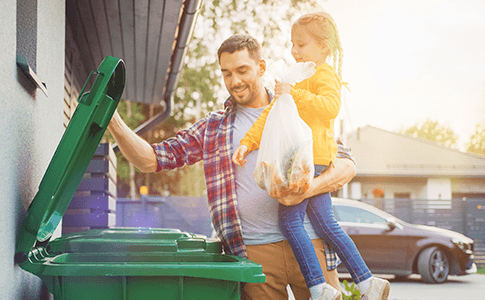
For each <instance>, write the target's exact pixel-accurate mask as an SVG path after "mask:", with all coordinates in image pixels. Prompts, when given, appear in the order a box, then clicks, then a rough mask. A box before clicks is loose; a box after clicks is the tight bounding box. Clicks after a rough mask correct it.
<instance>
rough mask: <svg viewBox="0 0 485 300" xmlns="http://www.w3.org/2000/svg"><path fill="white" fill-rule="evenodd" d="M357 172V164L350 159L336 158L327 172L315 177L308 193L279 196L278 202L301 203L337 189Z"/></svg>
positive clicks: (289, 204) (286, 203)
mask: <svg viewBox="0 0 485 300" xmlns="http://www.w3.org/2000/svg"><path fill="white" fill-rule="evenodd" d="M355 174H356V170H355V165H354V163H353V162H352V161H351V160H350V159H347V158H336V159H335V163H334V164H333V163H332V164H330V166H329V167H328V168H327V169H326V170H325V172H323V173H322V174H321V175H319V176H317V177H315V178H313V180H312V183H311V184H310V188H309V189H308V191H306V193H304V194H301V195H293V194H292V195H290V196H287V197H284V198H279V199H278V202H279V203H281V204H283V205H286V206H292V205H297V204H299V203H300V202H302V201H303V200H305V199H307V198H310V197H313V196H316V195H320V194H324V193H329V192H333V191H336V190H338V189H340V188H341V187H343V186H344V185H345V184H346V183H348V182H349V181H350V180H352V178H354V177H355Z"/></svg>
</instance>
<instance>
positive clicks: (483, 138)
mask: <svg viewBox="0 0 485 300" xmlns="http://www.w3.org/2000/svg"><path fill="white" fill-rule="evenodd" d="M466 147H467V148H466V151H467V152H471V153H474V154H478V155H483V156H485V125H484V124H477V126H476V127H475V133H474V134H472V136H471V137H470V142H468V143H467V144H466Z"/></svg>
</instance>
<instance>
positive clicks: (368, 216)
mask: <svg viewBox="0 0 485 300" xmlns="http://www.w3.org/2000/svg"><path fill="white" fill-rule="evenodd" d="M334 211H335V217H336V218H337V221H341V222H353V223H368V224H375V223H380V224H382V223H387V221H386V219H384V218H382V217H380V216H378V215H376V214H374V213H372V212H370V211H367V210H365V209H361V208H357V207H352V206H345V205H334Z"/></svg>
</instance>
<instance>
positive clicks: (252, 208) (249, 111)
mask: <svg viewBox="0 0 485 300" xmlns="http://www.w3.org/2000/svg"><path fill="white" fill-rule="evenodd" d="M265 108H266V107H262V108H249V107H243V106H238V108H237V113H236V119H235V121H234V131H233V140H232V150H233V151H234V150H236V148H237V147H239V142H240V141H241V139H242V138H243V137H244V135H245V134H246V132H247V131H248V130H249V129H250V128H251V126H252V125H253V123H254V122H255V121H256V120H257V119H258V117H259V115H261V113H262V112H263V110H264V109H265ZM257 157H258V150H255V151H252V152H251V153H249V155H248V156H246V160H247V162H246V164H245V165H244V167H243V168H242V167H239V166H236V193H237V199H238V203H239V213H240V218H241V223H242V224H241V225H242V235H243V239H244V243H245V244H246V245H261V244H269V243H275V242H279V241H282V240H285V239H286V238H285V237H284V236H283V233H282V232H281V230H280V228H279V225H278V201H277V200H275V199H273V198H271V197H270V196H269V195H268V193H267V192H266V191H265V190H263V189H260V188H259V187H258V186H257V185H256V182H255V181H254V168H255V166H256V159H257ZM304 226H305V229H306V231H307V232H308V234H309V236H310V238H311V239H316V238H318V236H317V234H316V233H315V231H314V230H313V227H312V225H311V224H310V220H309V219H308V216H306V215H305V220H304Z"/></svg>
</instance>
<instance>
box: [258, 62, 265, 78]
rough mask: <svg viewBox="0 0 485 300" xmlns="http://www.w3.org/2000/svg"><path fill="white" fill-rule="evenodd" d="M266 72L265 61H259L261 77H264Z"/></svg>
mask: <svg viewBox="0 0 485 300" xmlns="http://www.w3.org/2000/svg"><path fill="white" fill-rule="evenodd" d="M265 72H266V61H265V60H264V59H260V60H259V76H263V75H264V73H265Z"/></svg>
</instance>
